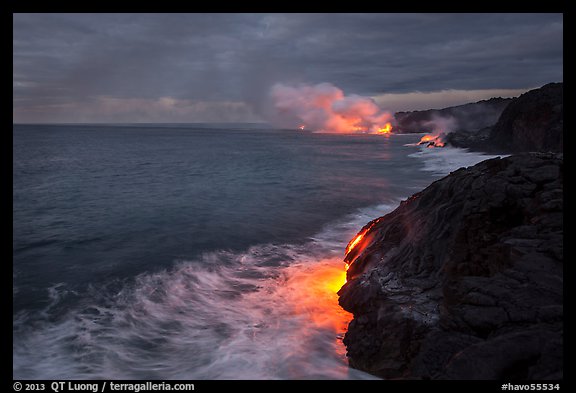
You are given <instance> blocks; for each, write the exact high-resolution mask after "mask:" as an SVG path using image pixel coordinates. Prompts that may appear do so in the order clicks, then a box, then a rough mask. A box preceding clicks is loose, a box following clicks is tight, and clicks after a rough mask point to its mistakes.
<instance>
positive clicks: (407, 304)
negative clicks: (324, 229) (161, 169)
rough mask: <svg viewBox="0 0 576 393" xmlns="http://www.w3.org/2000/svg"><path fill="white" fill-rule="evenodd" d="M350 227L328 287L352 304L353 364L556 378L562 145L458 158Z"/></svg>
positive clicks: (410, 375)
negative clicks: (339, 274)
mask: <svg viewBox="0 0 576 393" xmlns="http://www.w3.org/2000/svg"><path fill="white" fill-rule="evenodd" d="M360 233H363V237H362V239H361V240H360V241H358V242H357V243H356V244H354V246H353V247H350V246H349V248H350V249H349V250H348V254H347V255H346V258H345V261H346V262H347V263H348V264H349V269H348V272H347V278H348V281H347V283H346V284H345V285H344V286H343V287H342V288H341V289H340V291H339V292H338V294H339V295H340V298H339V302H340V305H341V306H342V307H343V308H344V309H345V310H347V311H349V312H351V313H353V315H354V319H353V320H352V322H351V323H350V325H349V328H348V332H347V333H346V336H345V338H344V343H345V345H346V348H347V355H348V358H349V362H350V365H351V366H352V367H354V368H358V369H361V370H364V371H367V372H370V373H373V374H375V375H378V376H381V377H384V378H387V379H506V380H518V379H561V378H562V375H563V371H562V369H563V366H562V365H563V360H562V343H563V291H562V287H563V156H562V154H554V153H521V154H516V155H513V156H510V157H506V158H495V159H490V160H486V161H483V162H481V163H479V164H477V165H474V166H473V167H469V168H461V169H459V170H457V171H455V172H452V173H451V174H450V175H448V176H446V177H445V178H443V179H440V180H437V181H435V182H434V183H432V184H431V185H430V186H428V187H427V188H426V189H424V190H423V191H421V192H419V193H416V194H414V195H413V196H412V197H410V198H409V199H407V200H406V201H403V202H402V203H401V204H400V206H399V207H398V208H397V209H396V210H394V211H393V212H391V213H389V214H387V215H385V216H383V217H380V218H378V219H376V220H373V221H372V222H370V223H368V224H367V225H366V226H365V227H364V228H363V230H362V231H361V232H360ZM351 243H352V242H351Z"/></svg>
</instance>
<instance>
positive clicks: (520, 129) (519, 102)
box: [445, 83, 564, 153]
mask: <svg viewBox="0 0 576 393" xmlns="http://www.w3.org/2000/svg"><path fill="white" fill-rule="evenodd" d="M563 111H564V106H563V84H562V83H549V84H547V85H544V86H542V87H541V88H539V89H534V90H530V91H528V92H526V93H524V94H522V95H521V96H520V97H518V98H515V99H514V100H512V102H510V104H509V105H508V106H507V107H506V109H504V111H503V112H502V114H501V115H500V117H499V118H498V121H497V122H495V124H492V125H490V126H487V127H485V128H483V129H481V130H478V131H471V130H466V129H459V130H457V131H454V132H452V133H450V134H448V135H447V136H446V138H445V142H446V143H447V144H449V145H452V146H455V147H464V148H470V149H472V150H481V151H485V152H490V153H515V152H528V151H543V152H562V148H563V135H562V134H563V126H564V125H563Z"/></svg>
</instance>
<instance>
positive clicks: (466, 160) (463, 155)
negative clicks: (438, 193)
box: [408, 144, 506, 176]
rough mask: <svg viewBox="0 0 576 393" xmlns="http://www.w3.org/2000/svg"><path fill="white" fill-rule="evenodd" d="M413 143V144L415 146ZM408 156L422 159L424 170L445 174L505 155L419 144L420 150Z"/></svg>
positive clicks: (435, 173)
mask: <svg viewBox="0 0 576 393" xmlns="http://www.w3.org/2000/svg"><path fill="white" fill-rule="evenodd" d="M413 145H414V144H412V145H411V146H413ZM408 157H413V158H417V159H421V160H422V162H423V163H424V167H423V168H422V170H423V171H426V172H430V173H432V174H434V175H439V176H445V175H448V174H449V173H450V172H453V171H455V170H457V169H459V168H462V167H469V166H472V165H476V164H477V163H479V162H481V161H484V160H488V159H490V158H496V157H506V156H505V155H504V156H503V155H490V154H486V153H482V152H471V151H470V150H468V149H464V148H459V147H451V146H445V147H442V148H427V147H425V146H423V145H421V146H418V151H417V152H415V153H412V154H409V155H408Z"/></svg>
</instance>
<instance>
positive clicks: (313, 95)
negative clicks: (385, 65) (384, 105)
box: [270, 83, 394, 134]
mask: <svg viewBox="0 0 576 393" xmlns="http://www.w3.org/2000/svg"><path fill="white" fill-rule="evenodd" d="M270 95H271V98H272V102H273V105H274V109H275V111H276V113H274V116H275V118H274V119H273V121H272V122H276V123H283V125H291V126H290V128H296V127H298V128H300V129H301V130H302V129H303V128H302V125H304V126H305V127H306V128H307V129H310V130H314V131H319V132H331V133H371V134H389V133H391V132H392V121H394V117H393V116H392V114H391V113H389V112H386V111H383V110H382V109H380V108H379V107H378V105H377V104H376V102H375V101H374V100H373V99H372V98H370V97H363V96H359V95H356V94H351V95H344V92H343V91H342V90H341V89H339V88H337V87H336V86H334V85H331V84H329V83H319V84H317V85H304V84H302V85H297V86H288V85H285V84H282V83H277V84H275V85H274V86H272V89H271V92H270Z"/></svg>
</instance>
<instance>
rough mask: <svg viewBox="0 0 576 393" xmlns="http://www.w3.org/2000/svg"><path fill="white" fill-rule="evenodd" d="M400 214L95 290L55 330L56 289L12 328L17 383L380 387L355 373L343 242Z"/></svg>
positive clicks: (362, 213)
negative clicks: (350, 360)
mask: <svg viewBox="0 0 576 393" xmlns="http://www.w3.org/2000/svg"><path fill="white" fill-rule="evenodd" d="M393 207H394V205H393V204H390V205H380V206H376V207H372V208H366V209H362V210H359V211H357V212H356V213H355V214H351V215H349V216H347V217H345V218H343V219H341V220H339V221H337V222H335V223H334V224H333V225H330V226H327V227H326V228H325V229H324V230H323V231H321V232H320V233H318V234H317V235H316V236H314V237H313V238H311V239H310V240H309V241H308V242H307V243H305V244H302V245H274V244H263V245H257V246H253V247H251V248H249V249H248V250H246V251H245V252H241V253H232V252H225V251H220V252H213V253H207V254H205V255H203V256H202V257H201V258H199V260H194V261H179V262H178V263H177V264H176V266H175V267H174V268H172V269H170V270H165V271H161V272H157V273H148V274H143V275H140V276H138V277H137V278H136V280H135V282H133V283H132V284H129V285H128V284H126V285H124V286H123V287H122V289H121V290H120V291H116V292H113V291H106V290H102V288H100V289H97V288H95V289H94V290H93V292H91V293H89V294H88V295H87V296H85V299H84V301H83V302H82V305H81V306H77V307H75V309H73V310H70V311H69V312H68V313H67V314H66V315H65V316H64V317H62V318H60V319H59V320H57V321H54V320H53V318H50V315H49V314H50V310H51V309H52V308H53V307H54V306H55V305H56V303H58V302H59V301H60V300H61V299H62V297H63V296H64V295H65V294H66V288H65V286H62V285H57V286H54V287H52V288H51V289H50V291H51V299H52V300H53V302H51V303H50V305H49V306H48V307H47V308H46V310H45V311H44V315H42V319H41V320H36V321H35V322H34V324H33V326H30V325H29V324H28V322H29V321H28V318H27V317H28V316H27V315H20V316H19V317H18V318H16V319H15V321H14V326H15V338H14V346H13V363H14V366H13V378H15V379H98V378H102V379H373V378H374V377H373V376H371V375H368V374H366V373H363V372H360V371H358V370H354V369H351V368H349V367H348V364H347V359H346V356H345V348H344V346H343V343H342V337H343V334H344V333H345V330H346V327H347V323H348V321H349V320H350V319H351V315H350V314H348V313H346V312H345V311H344V310H342V309H341V308H340V306H339V305H338V303H337V301H338V299H337V294H336V291H337V290H338V289H339V287H340V286H341V285H342V284H343V282H344V281H343V280H344V274H345V272H344V264H343V262H342V257H343V250H344V247H345V245H346V243H347V242H348V240H349V239H350V238H351V237H352V236H353V235H354V234H355V233H356V232H357V231H358V230H359V229H360V228H361V227H362V226H363V225H364V224H366V222H368V221H370V220H371V219H373V218H375V217H378V216H380V215H382V214H385V213H386V212H388V211H390V210H391V209H392V208H393ZM41 314H42V313H41ZM36 317H38V316H36Z"/></svg>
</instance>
